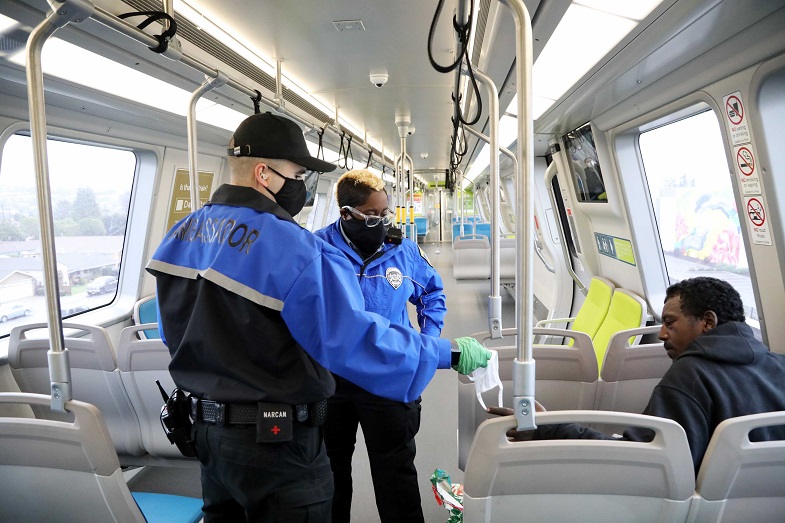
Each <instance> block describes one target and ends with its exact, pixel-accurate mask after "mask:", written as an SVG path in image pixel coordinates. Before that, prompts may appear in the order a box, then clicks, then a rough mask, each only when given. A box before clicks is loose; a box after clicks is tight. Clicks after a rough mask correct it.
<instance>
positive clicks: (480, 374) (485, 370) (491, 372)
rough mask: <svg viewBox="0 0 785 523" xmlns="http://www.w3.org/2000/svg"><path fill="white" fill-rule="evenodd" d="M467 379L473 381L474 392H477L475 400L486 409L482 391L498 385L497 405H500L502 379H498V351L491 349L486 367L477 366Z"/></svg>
mask: <svg viewBox="0 0 785 523" xmlns="http://www.w3.org/2000/svg"><path fill="white" fill-rule="evenodd" d="M469 379H470V380H472V381H473V382H474V389H475V393H476V394H477V401H479V402H480V405H482V408H483V409H485V410H487V407H486V406H485V402H484V401H483V399H482V393H483V392H486V391H489V390H491V389H493V388H495V387H499V407H501V406H503V405H502V391H503V385H502V380H501V379H499V353H498V352H496V351H495V350H492V351H491V359H490V360H488V366H487V367H479V368H478V369H476V370H475V371H474V372H472V373H471V374H470V375H469Z"/></svg>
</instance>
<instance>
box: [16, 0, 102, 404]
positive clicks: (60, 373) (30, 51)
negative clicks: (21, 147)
mask: <svg viewBox="0 0 785 523" xmlns="http://www.w3.org/2000/svg"><path fill="white" fill-rule="evenodd" d="M51 4H52V12H51V13H49V14H48V15H47V17H46V18H45V19H44V20H43V21H42V22H41V23H40V24H38V26H37V27H36V28H35V29H33V31H32V32H31V33H30V37H29V38H28V39H27V46H26V48H25V57H26V60H27V71H26V74H27V100H28V103H29V106H30V107H29V110H30V137H31V139H32V144H33V162H34V165H35V181H36V192H37V195H38V221H39V222H40V226H41V252H42V254H43V264H44V266H43V270H44V273H43V276H44V292H45V294H46V313H47V325H48V327H49V351H48V352H47V361H48V363H49V380H50V386H49V387H50V393H51V396H52V410H54V411H57V412H65V403H66V402H67V401H70V400H71V398H72V392H71V367H70V365H69V362H68V351H65V350H64V347H65V341H64V339H63V320H62V317H61V316H60V285H59V282H58V273H57V256H56V254H55V238H54V220H53V218H52V193H51V190H50V187H49V160H48V158H47V149H46V102H45V100H44V72H43V68H42V66H41V54H42V51H43V47H44V44H45V43H46V41H47V40H48V39H49V37H50V36H52V35H53V34H54V33H55V32H56V31H57V30H58V29H60V28H61V27H64V26H66V25H68V24H69V23H70V22H81V21H82V20H85V19H86V18H90V16H91V15H92V13H93V10H94V6H93V4H92V3H89V2H84V1H80V0H76V1H65V2H57V1H53V2H52V3H51ZM57 4H60V5H59V6H58V5H57Z"/></svg>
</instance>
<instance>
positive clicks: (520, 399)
mask: <svg viewBox="0 0 785 523" xmlns="http://www.w3.org/2000/svg"><path fill="white" fill-rule="evenodd" d="M502 3H504V4H507V5H509V6H510V7H511V9H512V11H513V14H514V18H515V76H516V85H517V88H518V147H517V149H518V150H517V153H518V157H519V158H520V159H521V162H520V166H521V169H520V170H519V173H518V190H517V191H516V194H515V200H516V202H515V204H516V213H515V214H516V215H517V216H518V220H519V221H520V222H521V223H520V224H519V225H520V227H519V228H518V227H516V228H517V229H518V230H517V232H516V235H515V247H516V250H517V251H518V263H517V270H516V282H517V283H516V285H515V299H516V302H517V304H518V314H519V316H518V321H517V323H518V357H517V358H516V359H515V361H514V362H513V386H512V387H513V392H512V395H513V410H514V411H515V418H516V419H517V421H518V430H529V429H533V428H536V427H537V424H536V423H535V419H534V410H535V409H534V405H535V403H534V379H535V373H534V358H533V357H532V323H533V318H534V314H533V313H534V299H533V295H532V292H531V289H532V281H533V268H534V264H533V262H534V258H533V256H532V250H533V249H532V238H533V237H534V227H533V225H534V220H533V219H532V216H533V214H534V213H533V212H532V211H533V209H534V196H533V193H532V190H533V187H534V151H533V147H534V122H533V121H532V118H531V115H532V80H531V71H532V62H533V59H532V25H531V18H530V17H529V12H528V11H527V10H526V5H524V3H523V0H502Z"/></svg>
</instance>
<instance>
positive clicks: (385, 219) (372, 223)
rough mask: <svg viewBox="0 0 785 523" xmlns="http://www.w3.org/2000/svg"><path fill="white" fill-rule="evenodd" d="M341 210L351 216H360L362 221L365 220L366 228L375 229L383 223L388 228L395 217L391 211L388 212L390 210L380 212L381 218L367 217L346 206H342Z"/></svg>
mask: <svg viewBox="0 0 785 523" xmlns="http://www.w3.org/2000/svg"><path fill="white" fill-rule="evenodd" d="M341 210H343V211H349V212H350V213H352V214H355V215H357V216H361V217H362V219H363V220H365V225H366V227H376V226H377V225H379V224H380V223H384V225H385V226H389V225H392V224H393V222H394V221H395V216H393V213H392V211H390V209H385V210H384V211H382V215H381V216H373V215H371V216H369V215H367V214H363V213H361V212H360V211H358V210H357V209H355V208H354V207H349V206H348V205H344V206H343V207H341Z"/></svg>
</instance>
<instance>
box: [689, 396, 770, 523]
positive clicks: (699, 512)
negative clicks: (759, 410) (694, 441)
mask: <svg viewBox="0 0 785 523" xmlns="http://www.w3.org/2000/svg"><path fill="white" fill-rule="evenodd" d="M774 425H785V411H780V412H766V413H763V414H752V415H749V416H741V417H738V418H731V419H727V420H725V421H723V422H722V423H720V424H719V425H717V428H716V429H714V434H713V436H712V438H711V441H710V442H709V447H708V449H707V450H706V454H705V456H704V457H703V462H702V463H701V467H700V471H699V472H698V479H697V489H696V496H695V498H694V500H693V506H692V510H691V513H690V521H694V522H695V523H705V522H712V523H714V522H722V521H778V520H781V518H782V515H783V513H785V481H783V478H785V441H782V440H780V441H760V442H754V441H750V437H749V434H750V431H751V430H753V429H755V428H757V427H767V426H774Z"/></svg>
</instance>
